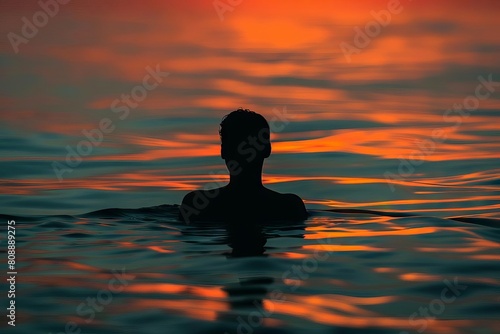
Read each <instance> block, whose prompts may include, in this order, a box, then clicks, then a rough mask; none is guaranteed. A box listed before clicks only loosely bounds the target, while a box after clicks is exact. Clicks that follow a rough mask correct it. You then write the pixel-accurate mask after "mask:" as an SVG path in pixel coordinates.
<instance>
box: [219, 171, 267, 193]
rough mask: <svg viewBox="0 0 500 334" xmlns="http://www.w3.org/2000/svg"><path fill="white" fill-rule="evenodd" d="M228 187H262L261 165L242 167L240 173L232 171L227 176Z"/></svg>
mask: <svg viewBox="0 0 500 334" xmlns="http://www.w3.org/2000/svg"><path fill="white" fill-rule="evenodd" d="M228 186H229V187H231V188H233V187H234V188H243V189H249V188H250V189H256V188H262V187H264V185H263V184H262V166H260V167H259V168H246V169H242V170H241V171H240V173H233V174H230V176H229V185H228Z"/></svg>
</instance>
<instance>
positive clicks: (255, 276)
mask: <svg viewBox="0 0 500 334" xmlns="http://www.w3.org/2000/svg"><path fill="white" fill-rule="evenodd" d="M304 228H305V224H304V222H303V221H298V222H295V223H287V224H283V223H279V222H267V223H266V224H265V226H264V225H263V224H261V223H257V224H237V223H234V222H233V223H230V222H229V223H228V224H226V232H227V239H226V242H227V245H228V246H229V247H230V248H231V252H230V253H229V254H226V256H227V257H228V259H229V260H234V261H242V260H244V259H242V258H250V257H252V258H255V260H256V262H253V263H255V264H257V265H258V263H259V262H261V261H262V262H261V263H262V264H264V263H269V262H268V261H269V260H270V259H267V257H268V254H267V253H266V251H267V249H266V243H267V241H268V239H273V238H280V237H281V235H282V234H283V235H286V236H287V237H288V238H304ZM259 258H260V259H259ZM243 263H244V262H243ZM247 269H250V273H251V274H250V275H244V274H241V273H240V274H239V275H238V276H239V279H238V280H237V281H236V282H232V283H228V284H225V286H224V291H226V293H227V303H228V305H229V308H228V310H227V311H225V312H221V313H220V314H219V316H218V320H219V321H222V322H223V323H224V328H225V332H227V333H254V334H257V333H285V332H286V331H284V330H282V329H280V328H269V327H267V326H266V324H265V321H264V319H266V318H271V317H273V316H274V315H275V313H274V310H275V308H276V307H277V304H278V303H282V302H284V301H285V294H286V293H287V292H288V289H287V288H286V287H285V286H284V285H283V283H282V276H283V273H282V272H281V270H276V269H274V268H273V267H268V268H267V269H264V268H247ZM252 269H259V271H260V272H261V273H256V272H255V271H254V270H252ZM242 271H243V272H245V271H246V270H245V269H242ZM265 301H266V302H265ZM266 303H267V305H266ZM269 304H271V306H269Z"/></svg>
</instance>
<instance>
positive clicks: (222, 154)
mask: <svg viewBox="0 0 500 334" xmlns="http://www.w3.org/2000/svg"><path fill="white" fill-rule="evenodd" d="M226 156H227V154H226V150H225V148H224V145H221V146H220V157H221V158H222V159H223V160H226Z"/></svg>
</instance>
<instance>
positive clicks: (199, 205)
mask: <svg viewBox="0 0 500 334" xmlns="http://www.w3.org/2000/svg"><path fill="white" fill-rule="evenodd" d="M219 135H220V138H221V157H222V159H224V160H225V162H226V166H227V169H228V171H229V174H230V180H229V184H228V185H226V186H224V187H221V188H216V189H211V190H196V191H192V192H190V193H188V194H187V195H186V196H185V197H184V199H183V201H182V205H181V206H180V207H179V209H180V216H181V218H182V219H183V220H184V221H186V222H190V221H195V220H223V221H233V220H237V221H242V220H244V221H255V220H303V219H305V218H307V215H308V214H307V211H306V208H305V206H304V202H303V201H302V199H301V198H300V197H299V196H297V195H295V194H280V193H278V192H275V191H272V190H270V189H267V188H266V187H264V185H263V184H262V166H263V164H264V159H266V158H268V157H269V156H270V154H271V142H270V128H269V124H268V123H267V121H266V119H265V118H264V117H263V116H262V115H260V114H257V113H256V112H253V111H250V110H248V109H238V110H235V111H233V112H231V113H230V114H229V115H226V116H225V117H224V118H223V119H222V122H221V124H220V129H219Z"/></svg>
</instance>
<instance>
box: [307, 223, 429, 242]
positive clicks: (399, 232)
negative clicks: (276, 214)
mask: <svg viewBox="0 0 500 334" xmlns="http://www.w3.org/2000/svg"><path fill="white" fill-rule="evenodd" d="M305 230H306V231H307V232H311V233H308V234H305V235H304V238H305V239H330V238H332V239H333V238H351V237H381V236H403V235H419V234H430V233H435V232H437V231H438V228H436V227H431V226H428V227H414V228H406V229H405V228H401V229H394V230H386V231H375V230H366V229H356V230H353V229H339V228H337V229H336V231H328V230H325V229H324V227H310V226H308V227H306V228H305Z"/></svg>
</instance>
